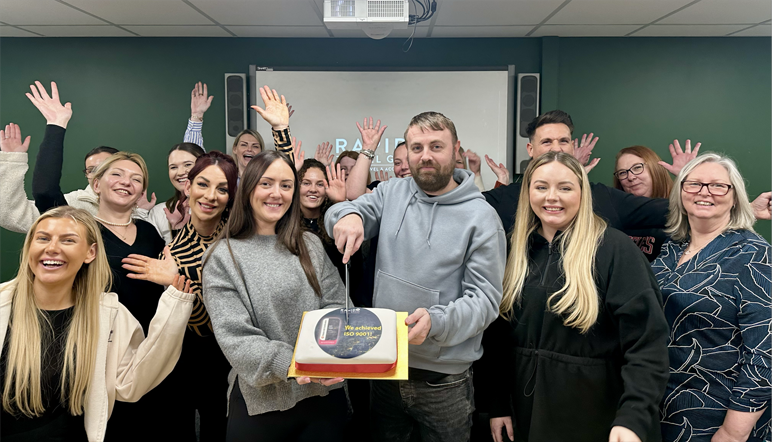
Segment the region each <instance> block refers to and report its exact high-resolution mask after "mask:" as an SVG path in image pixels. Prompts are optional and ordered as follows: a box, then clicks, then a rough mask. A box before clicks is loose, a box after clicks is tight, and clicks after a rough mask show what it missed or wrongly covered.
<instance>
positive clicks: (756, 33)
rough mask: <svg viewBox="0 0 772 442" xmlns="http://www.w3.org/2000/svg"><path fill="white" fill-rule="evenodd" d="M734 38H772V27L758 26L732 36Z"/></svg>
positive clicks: (767, 25)
mask: <svg viewBox="0 0 772 442" xmlns="http://www.w3.org/2000/svg"><path fill="white" fill-rule="evenodd" d="M732 37H772V25H769V24H766V25H758V26H754V27H752V28H750V29H746V30H744V31H740V32H738V33H736V34H732Z"/></svg>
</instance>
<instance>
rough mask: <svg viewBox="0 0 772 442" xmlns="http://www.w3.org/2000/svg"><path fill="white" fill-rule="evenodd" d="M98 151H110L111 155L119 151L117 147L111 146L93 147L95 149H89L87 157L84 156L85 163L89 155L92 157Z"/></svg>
mask: <svg viewBox="0 0 772 442" xmlns="http://www.w3.org/2000/svg"><path fill="white" fill-rule="evenodd" d="M98 153H109V154H110V155H112V154H114V153H118V149H116V148H114V147H110V146H99V147H95V148H93V149H91V150H89V151H88V153H87V154H86V157H85V158H83V162H84V163H85V162H86V160H87V159H88V157H90V156H92V155H96V154H98Z"/></svg>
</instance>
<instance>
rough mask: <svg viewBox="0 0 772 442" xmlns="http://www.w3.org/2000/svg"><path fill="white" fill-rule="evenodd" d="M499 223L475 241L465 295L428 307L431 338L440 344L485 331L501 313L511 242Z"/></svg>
mask: <svg viewBox="0 0 772 442" xmlns="http://www.w3.org/2000/svg"><path fill="white" fill-rule="evenodd" d="M496 224H497V225H498V226H497V227H496V228H495V230H494V231H493V233H492V234H491V235H488V236H487V237H484V238H478V239H477V241H475V242H474V243H473V244H471V247H470V252H468V253H469V258H468V259H467V261H466V270H465V271H464V276H463V279H462V280H461V287H462V289H463V294H462V296H461V297H459V298H458V299H456V300H455V301H453V302H451V303H450V304H448V305H435V306H432V307H430V308H429V309H428V311H429V315H430V316H431V320H432V328H431V330H430V331H429V335H428V336H427V338H428V339H431V340H433V341H434V342H435V343H436V344H437V345H439V346H442V347H447V346H454V345H458V344H461V343H462V342H464V341H466V340H468V339H470V338H472V337H474V336H477V335H479V334H481V333H482V332H483V331H485V329H486V328H487V327H488V326H489V325H490V324H491V323H492V322H493V321H494V320H495V319H496V317H497V316H498V315H499V304H501V298H502V293H503V291H504V290H503V287H502V284H503V281H504V266H505V263H506V250H507V246H506V240H505V235H504V229H503V228H502V227H501V224H500V223H499V222H498V220H496ZM483 231H484V229H483ZM488 231H490V230H488Z"/></svg>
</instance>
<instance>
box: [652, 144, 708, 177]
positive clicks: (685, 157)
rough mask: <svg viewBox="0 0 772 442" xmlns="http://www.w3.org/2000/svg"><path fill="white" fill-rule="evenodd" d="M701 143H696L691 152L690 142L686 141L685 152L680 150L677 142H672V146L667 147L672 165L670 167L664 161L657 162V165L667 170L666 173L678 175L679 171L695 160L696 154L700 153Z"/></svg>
mask: <svg viewBox="0 0 772 442" xmlns="http://www.w3.org/2000/svg"><path fill="white" fill-rule="evenodd" d="M701 145H702V143H697V145H696V146H694V150H692V140H686V150H685V151H684V150H683V149H681V144H680V143H679V142H678V140H673V144H671V145H670V146H668V148H669V149H670V155H671V156H672V157H673V164H672V165H670V164H668V163H666V162H664V161H659V162H658V163H657V164H659V165H660V166H662V167H664V168H665V169H667V171H668V172H670V173H672V174H673V175H678V173H679V172H680V171H681V169H683V168H684V166H686V163H688V162H689V161H691V160H693V159H695V158H697V152H699V151H700V146H701Z"/></svg>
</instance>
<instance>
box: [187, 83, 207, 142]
mask: <svg viewBox="0 0 772 442" xmlns="http://www.w3.org/2000/svg"><path fill="white" fill-rule="evenodd" d="M213 99H214V96H209V91H208V90H207V87H206V83H204V84H203V85H202V84H201V82H200V81H199V82H198V83H196V84H195V85H194V86H193V91H191V93H190V119H189V120H188V128H187V129H186V130H185V138H184V139H183V142H185V143H194V144H198V145H199V146H201V147H202V148H203V147H204V136H203V135H202V134H201V129H202V128H203V126H204V114H205V113H206V111H207V110H208V109H209V106H211V105H212V100H213Z"/></svg>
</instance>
